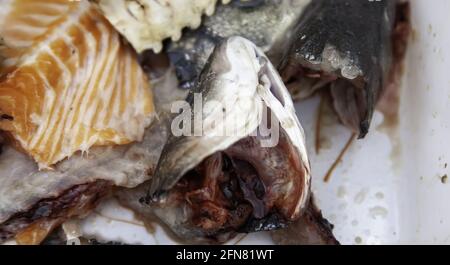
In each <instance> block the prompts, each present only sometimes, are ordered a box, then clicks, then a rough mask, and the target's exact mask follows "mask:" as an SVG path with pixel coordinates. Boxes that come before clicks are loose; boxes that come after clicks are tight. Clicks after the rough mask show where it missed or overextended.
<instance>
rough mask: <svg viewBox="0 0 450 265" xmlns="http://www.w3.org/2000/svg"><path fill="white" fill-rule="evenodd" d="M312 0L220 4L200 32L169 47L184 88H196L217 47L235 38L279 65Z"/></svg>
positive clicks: (203, 24)
mask: <svg viewBox="0 0 450 265" xmlns="http://www.w3.org/2000/svg"><path fill="white" fill-rule="evenodd" d="M310 1H311V0H253V1H239V0H235V1H233V2H231V3H230V4H228V5H218V6H217V10H216V13H215V14H214V15H213V16H210V17H205V18H204V20H203V23H202V25H201V26H200V27H199V28H198V29H197V30H188V31H186V32H185V33H184V34H183V36H182V38H181V39H180V40H179V41H177V42H172V43H171V44H170V45H169V47H168V48H167V52H168V54H169V56H170V59H171V62H172V63H173V64H174V65H175V67H176V71H177V76H178V79H179V80H180V84H181V86H182V87H184V88H186V89H190V88H193V87H194V85H195V81H196V80H197V78H198V76H199V74H200V72H201V71H202V69H203V67H204V65H205V63H206V61H207V60H208V58H209V55H210V54H211V53H212V51H213V49H214V47H215V46H216V45H217V44H218V43H219V42H221V41H222V40H224V39H225V38H228V37H232V36H241V37H244V38H246V39H249V40H250V41H252V42H253V43H255V44H256V45H257V46H258V47H260V48H261V49H262V50H263V52H265V53H266V54H267V55H268V57H269V58H270V59H271V61H272V63H274V64H275V65H276V64H277V63H278V61H279V60H280V58H281V55H282V51H283V50H284V48H286V45H287V44H288V43H289V41H288V40H289V38H290V36H291V34H292V27H293V26H295V23H296V21H297V20H298V19H299V17H300V15H301V13H302V11H303V8H304V7H305V6H306V5H307V4H308V3H309V2H310Z"/></svg>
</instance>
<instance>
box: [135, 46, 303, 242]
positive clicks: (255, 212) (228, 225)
mask: <svg viewBox="0 0 450 265" xmlns="http://www.w3.org/2000/svg"><path fill="white" fill-rule="evenodd" d="M196 93H201V95H202V100H203V106H206V105H207V104H208V103H210V102H220V103H223V104H219V105H211V107H210V108H203V109H201V110H198V109H196V108H195V106H193V104H194V101H193V98H194V95H195V94H196ZM188 102H189V103H190V104H191V106H192V113H190V117H192V119H194V117H196V116H197V115H199V114H200V112H201V114H202V122H203V125H205V124H207V125H209V124H210V123H212V122H214V121H216V120H218V118H219V117H220V116H222V117H223V119H220V121H221V123H220V124H217V125H216V126H203V128H204V130H203V134H202V135H201V136H179V137H175V136H174V135H170V136H169V139H168V141H167V143H166V145H165V147H164V149H163V152H162V155H161V158H160V160H159V162H158V166H157V168H156V172H155V175H154V177H153V179H152V184H151V187H150V190H149V192H148V195H147V196H146V198H144V202H145V203H147V204H149V208H151V209H152V212H153V213H154V214H155V215H156V216H157V217H158V218H159V219H161V221H162V222H163V223H165V224H166V225H167V226H168V227H170V229H171V230H172V231H173V232H174V233H175V234H176V235H178V236H179V237H180V238H182V239H184V240H189V241H190V242H202V241H205V240H206V241H208V240H210V241H214V242H224V241H226V240H227V239H229V238H230V237H232V236H234V235H235V234H236V233H237V232H255V231H262V230H273V229H278V228H281V227H285V226H286V225H288V223H290V222H292V221H294V220H297V219H298V218H300V216H301V215H302V213H303V210H304V208H305V206H306V204H307V201H308V198H309V194H310V178H311V177H310V167H309V161H308V157H307V154H306V148H305V142H304V141H305V140H304V133H303V129H302V127H301V125H300V122H299V121H298V119H297V116H296V114H295V110H294V105H293V102H292V100H291V98H290V95H289V93H288V91H287V90H286V88H285V86H284V84H283V82H282V81H281V78H280V77H279V75H278V73H277V72H276V70H275V68H274V67H273V65H272V64H271V63H270V61H269V59H268V58H267V57H266V56H265V55H264V53H263V52H262V51H261V50H260V49H259V48H257V47H256V46H255V45H254V44H253V43H252V42H250V41H249V40H246V39H244V38H241V37H231V38H228V39H225V40H224V41H222V42H221V43H220V44H219V45H218V46H217V47H216V48H215V50H214V52H213V54H212V55H211V57H210V58H209V60H208V62H207V64H206V66H205V69H204V71H203V72H202V74H201V75H200V78H199V81H198V84H197V86H196V87H195V88H194V89H193V90H191V92H190V95H189V96H188ZM223 106H231V107H227V108H223ZM265 111H266V112H268V113H272V114H273V115H272V116H271V117H272V119H274V120H276V121H277V122H279V124H280V128H279V142H278V143H277V144H276V145H274V146H273V147H262V145H261V141H262V136H260V135H259V134H254V132H255V131H256V130H257V129H258V128H260V126H262V125H263V124H264V122H265V121H264V120H263V119H262V117H263V112H265ZM193 122H194V121H193ZM231 125H232V126H233V128H236V131H235V134H231V135H223V136H222V135H221V134H220V133H219V130H221V129H223V128H224V127H225V128H227V127H229V126H231Z"/></svg>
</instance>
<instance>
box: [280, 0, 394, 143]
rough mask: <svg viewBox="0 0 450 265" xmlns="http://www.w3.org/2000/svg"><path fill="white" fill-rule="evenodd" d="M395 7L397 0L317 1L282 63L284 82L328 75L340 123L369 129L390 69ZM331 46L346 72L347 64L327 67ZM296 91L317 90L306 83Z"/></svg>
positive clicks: (307, 11)
mask: <svg viewBox="0 0 450 265" xmlns="http://www.w3.org/2000/svg"><path fill="white" fill-rule="evenodd" d="M396 6H397V1H394V0H389V1H388V0H382V1H360V0H315V1H313V2H312V3H311V4H310V5H309V6H308V7H307V8H306V9H305V11H304V13H303V15H302V18H301V19H300V20H299V22H298V25H297V27H296V29H295V33H294V37H293V38H292V42H291V45H290V47H289V49H287V52H286V54H285V55H284V57H283V60H282V62H281V64H280V67H279V69H280V71H281V72H282V75H283V78H284V81H285V82H289V81H291V80H292V79H301V78H305V77H306V78H322V79H323V78H325V79H328V82H325V85H329V86H330V87H331V92H332V96H333V98H334V106H335V109H336V111H337V113H338V115H339V117H340V119H341V121H342V122H343V123H344V125H346V126H347V127H349V128H351V129H353V130H354V131H355V132H357V133H359V137H360V138H363V137H364V136H365V135H366V134H367V132H368V131H369V126H370V121H371V119H372V115H373V111H374V108H375V104H376V102H377V100H378V98H379V97H380V94H381V92H382V89H383V87H384V86H385V85H386V83H387V82H388V76H389V71H390V70H391V68H392V63H393V52H392V46H393V45H392V44H393V41H392V40H393V38H392V34H393V29H394V25H395V17H396V16H395V14H396ZM330 47H332V49H331V50H333V51H335V52H337V54H338V55H339V58H340V59H339V60H340V61H341V63H342V64H343V65H346V67H347V68H346V69H344V72H346V73H344V74H343V72H342V69H343V66H339V67H337V68H334V67H332V68H330V67H328V68H329V69H326V67H327V66H326V65H327V64H330V62H329V61H327V58H324V57H326V56H324V54H325V53H324V51H326V49H327V48H328V49H330ZM334 63H335V64H338V63H336V62H334ZM324 67H325V69H324ZM300 68H303V69H308V70H310V71H311V70H312V73H311V72H307V71H304V70H300ZM349 71H350V73H349ZM305 72H306V73H305ZM311 76H313V77H311ZM314 76H315V77H314ZM303 84H304V83H303ZM325 85H324V86H325ZM316 88H317V87H316ZM316 88H314V89H316ZM296 89H297V90H298V91H297V92H299V93H305V89H311V90H314V89H312V88H310V87H306V86H304V85H303V86H300V87H296ZM302 90H303V91H302ZM291 92H292V93H294V94H295V92H293V91H291ZM312 92H314V91H311V93H312ZM311 93H305V94H311ZM294 96H295V95H294Z"/></svg>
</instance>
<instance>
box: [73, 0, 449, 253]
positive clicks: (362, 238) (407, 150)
mask: <svg viewBox="0 0 450 265" xmlns="http://www.w3.org/2000/svg"><path fill="white" fill-rule="evenodd" d="M431 2H432V3H431ZM411 3H412V24H413V25H412V26H413V31H414V33H413V34H412V35H413V37H412V40H411V41H410V45H409V49H408V55H407V58H406V62H405V67H406V69H405V73H404V79H403V83H402V90H401V104H400V114H399V115H400V121H399V124H398V125H397V126H396V128H390V129H389V130H386V128H384V126H383V119H384V117H383V114H381V113H379V112H377V113H375V115H374V119H373V123H372V127H371V131H370V133H369V134H368V136H367V137H366V138H365V139H364V140H359V141H356V142H354V143H353V144H352V145H351V147H350V149H349V150H348V152H347V153H346V154H345V156H344V157H343V160H342V162H341V163H340V164H339V166H338V167H337V168H336V170H335V171H334V173H333V175H332V178H331V181H330V182H329V183H324V182H323V180H322V178H323V176H324V174H325V172H326V171H327V169H328V168H329V167H330V165H331V164H332V163H333V161H334V160H335V158H336V157H337V155H338V153H339V152H340V150H341V149H342V147H343V146H344V145H345V143H346V141H347V140H348V138H349V135H350V133H349V132H348V131H347V130H346V129H345V128H344V127H342V126H341V125H339V124H337V123H336V122H333V121H329V122H328V123H327V125H326V126H325V128H324V129H323V132H322V137H323V138H324V139H323V141H322V144H323V148H322V149H321V152H320V154H319V155H316V154H315V151H314V123H315V117H316V111H317V108H318V104H319V99H318V98H313V99H310V100H307V101H305V102H302V103H300V104H297V112H298V113H299V116H300V121H301V122H302V124H303V126H304V129H305V131H306V134H307V143H308V151H309V155H310V159H311V165H312V173H313V190H314V192H315V193H316V198H317V201H318V204H319V206H320V208H321V209H322V211H323V214H324V215H325V217H326V218H328V219H329V221H330V222H332V223H333V224H334V225H335V230H334V232H335V235H336V237H337V238H338V240H339V241H340V242H341V243H343V244H399V243H406V244H415V243H428V244H433V243H449V242H450V203H449V202H450V181H449V183H448V184H447V183H445V178H443V177H444V176H446V174H449V173H450V172H449V169H450V165H449V167H448V168H447V167H446V165H447V163H450V157H449V154H450V140H449V139H448V138H449V137H450V48H449V47H450V31H449V30H448V26H447V25H448V16H449V11H450V1H448V0H433V1H425V0H412V1H411ZM97 212H100V213H101V214H102V215H103V216H99V215H98V213H94V214H93V215H91V217H89V218H88V219H86V220H85V221H83V222H82V228H83V231H84V233H85V234H86V235H97V236H99V235H100V236H101V237H103V239H107V240H121V241H123V242H125V243H143V244H167V243H172V242H173V241H171V240H170V238H168V237H167V236H166V235H165V233H164V232H163V231H162V230H161V229H160V228H157V229H156V232H153V233H149V232H148V231H147V230H146V229H145V228H144V227H143V226H142V223H136V224H131V223H127V222H123V221H117V220H115V221H114V220H112V219H111V218H105V217H104V216H109V217H115V219H117V218H120V219H123V220H133V219H134V216H133V214H132V213H131V212H129V211H128V210H126V209H123V208H121V207H120V206H118V205H117V204H116V203H115V202H114V201H108V202H106V203H104V204H103V205H101V206H100V207H99V209H97ZM133 222H138V221H136V220H135V221H133ZM239 239H240V237H238V238H236V239H235V240H234V241H233V242H230V243H235V242H236V241H239ZM239 243H240V244H249V243H250V244H251V243H258V244H266V243H271V239H270V237H269V236H268V235H267V234H266V233H259V234H252V235H248V236H246V237H245V238H244V239H243V240H242V241H240V242H239Z"/></svg>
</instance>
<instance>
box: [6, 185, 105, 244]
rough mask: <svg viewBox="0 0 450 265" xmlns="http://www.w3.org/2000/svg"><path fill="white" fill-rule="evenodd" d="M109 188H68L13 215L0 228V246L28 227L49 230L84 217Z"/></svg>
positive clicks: (83, 186) (81, 186)
mask: <svg viewBox="0 0 450 265" xmlns="http://www.w3.org/2000/svg"><path fill="white" fill-rule="evenodd" d="M111 187H112V184H111V183H109V182H108V181H104V180H98V181H96V182H93V183H88V184H83V185H78V186H75V187H72V188H70V189H69V190H66V191H63V192H62V193H61V195H60V196H57V197H55V198H47V199H43V200H41V201H39V202H38V203H36V204H35V205H34V206H33V207H32V208H31V209H29V210H28V211H27V212H22V213H17V214H15V215H14V216H12V217H11V218H10V219H8V220H7V221H6V222H4V223H2V224H0V243H2V242H4V241H6V240H8V239H11V238H14V236H17V234H18V233H21V232H23V231H24V230H26V229H27V228H29V227H30V225H36V224H40V226H39V227H41V229H50V230H51V229H52V228H55V227H57V226H58V225H60V224H62V223H63V222H65V221H67V220H68V219H70V218H71V217H74V216H83V215H85V214H86V213H88V212H89V211H91V210H92V209H94V208H95V207H96V205H97V204H98V203H99V202H100V200H101V199H102V198H104V197H105V196H107V195H108V193H109V192H110V191H111ZM33 243H40V242H33ZM27 244H30V243H29V242H27Z"/></svg>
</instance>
